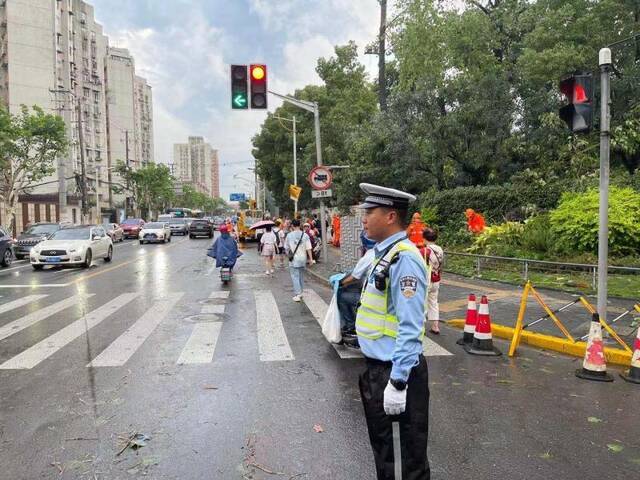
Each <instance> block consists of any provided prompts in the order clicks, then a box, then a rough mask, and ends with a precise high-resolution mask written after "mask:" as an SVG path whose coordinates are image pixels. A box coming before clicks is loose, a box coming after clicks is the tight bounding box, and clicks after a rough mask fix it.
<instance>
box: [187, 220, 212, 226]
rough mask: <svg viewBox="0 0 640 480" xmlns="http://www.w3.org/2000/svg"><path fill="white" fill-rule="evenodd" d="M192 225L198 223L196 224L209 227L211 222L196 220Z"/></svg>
mask: <svg viewBox="0 0 640 480" xmlns="http://www.w3.org/2000/svg"><path fill="white" fill-rule="evenodd" d="M191 223H196V224H202V225H207V224H208V223H209V222H208V221H207V220H194V221H193V222H191Z"/></svg>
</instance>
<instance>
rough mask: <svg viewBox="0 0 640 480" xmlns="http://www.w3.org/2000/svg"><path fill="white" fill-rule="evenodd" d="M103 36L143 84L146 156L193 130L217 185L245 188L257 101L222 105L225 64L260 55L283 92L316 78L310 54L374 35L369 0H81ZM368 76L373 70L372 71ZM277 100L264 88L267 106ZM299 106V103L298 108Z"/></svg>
mask: <svg viewBox="0 0 640 480" xmlns="http://www.w3.org/2000/svg"><path fill="white" fill-rule="evenodd" d="M89 1H90V2H91V3H93V5H94V6H95V10H96V18H97V20H98V22H100V23H101V24H102V25H103V27H104V30H105V33H106V34H107V35H108V36H109V37H110V44H111V45H113V46H117V47H124V48H128V49H129V50H130V51H131V53H132V54H133V55H134V57H135V61H136V70H137V72H138V74H139V75H142V76H144V77H146V78H147V80H148V81H149V83H150V84H151V86H152V88H153V108H154V131H155V158H156V161H157V162H164V163H168V162H171V161H172V158H171V157H172V152H173V148H172V145H173V144H174V143H178V142H186V140H187V136H189V135H202V136H204V137H205V138H206V139H207V141H209V143H210V144H211V145H212V146H213V147H214V148H217V149H218V151H219V157H220V164H221V166H220V173H221V175H220V176H221V181H220V184H221V185H220V186H221V193H222V195H223V197H224V198H225V200H228V199H229V193H231V192H251V191H253V186H252V185H251V184H249V183H248V182H246V181H242V180H238V179H233V175H234V174H236V173H240V174H241V176H242V177H244V178H252V176H253V174H252V173H251V172H249V171H248V170H247V168H248V167H252V166H253V157H252V156H251V137H252V136H253V135H254V134H255V133H256V132H257V131H258V129H259V126H260V124H261V123H262V122H263V121H264V118H265V116H266V114H265V113H264V111H250V110H249V111H231V107H230V94H229V90H230V80H229V65H230V64H232V63H240V64H249V63H265V64H267V65H268V68H269V88H270V89H271V90H274V91H276V92H279V93H292V92H293V91H294V90H295V89H297V88H302V87H304V86H305V85H307V84H310V83H316V84H317V83H320V79H319V78H318V76H317V74H316V73H315V65H316V61H317V59H318V57H321V56H330V55H331V54H332V53H333V46H334V45H337V44H344V43H346V42H347V41H348V40H355V41H356V42H357V44H358V47H359V51H360V53H361V54H362V61H363V63H364V64H365V66H366V67H367V69H368V70H369V71H370V72H375V69H376V66H377V57H375V56H370V55H368V56H365V55H364V54H363V50H364V46H365V44H367V43H369V42H371V41H372V40H374V39H375V37H376V35H377V29H378V22H379V15H380V14H379V6H378V2H377V0H89ZM371 78H375V75H372V77H371ZM277 106H279V102H276V101H275V99H274V98H273V97H272V96H271V97H270V98H269V110H270V111H273V110H274V109H275V108H276V107H277ZM301 114H302V113H301Z"/></svg>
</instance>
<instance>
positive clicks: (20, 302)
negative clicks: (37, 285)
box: [0, 295, 46, 314]
mask: <svg viewBox="0 0 640 480" xmlns="http://www.w3.org/2000/svg"><path fill="white" fill-rule="evenodd" d="M44 297H46V295H27V296H26V297H22V298H19V299H17V300H14V301H12V302H7V303H3V304H2V305H0V314H1V313H4V312H8V311H9V310H14V309H16V308H20V307H22V306H24V305H27V304H29V303H31V302H35V301H36V300H40V299H41V298H44Z"/></svg>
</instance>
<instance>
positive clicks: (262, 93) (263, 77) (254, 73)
mask: <svg viewBox="0 0 640 480" xmlns="http://www.w3.org/2000/svg"><path fill="white" fill-rule="evenodd" d="M249 79H250V82H251V108H259V109H265V108H267V66H266V65H262V64H252V65H250V66H249Z"/></svg>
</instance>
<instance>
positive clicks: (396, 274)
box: [356, 183, 430, 480]
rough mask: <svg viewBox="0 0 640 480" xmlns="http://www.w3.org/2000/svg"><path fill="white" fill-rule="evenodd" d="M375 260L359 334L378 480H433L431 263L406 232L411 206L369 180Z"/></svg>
mask: <svg viewBox="0 0 640 480" xmlns="http://www.w3.org/2000/svg"><path fill="white" fill-rule="evenodd" d="M360 188H361V189H362V190H363V191H364V192H365V194H367V197H366V199H365V201H364V203H363V204H362V205H360V208H363V209H364V210H365V212H364V218H363V225H364V229H365V231H366V234H367V236H368V237H369V238H371V239H372V240H375V241H376V242H377V243H376V246H375V247H374V249H375V260H374V262H373V268H371V270H370V271H369V275H368V278H367V281H366V282H365V285H364V287H363V290H362V295H361V298H360V305H359V307H358V314H357V317H356V332H357V334H358V341H359V343H360V348H361V350H362V353H363V354H364V356H365V359H366V365H367V369H366V370H365V371H364V372H363V373H362V375H360V395H361V397H362V403H363V405H364V411H365V416H366V419H367V427H368V429H369V439H370V441H371V446H372V448H373V455H374V458H375V462H376V471H377V475H378V480H400V479H402V480H427V479H429V478H430V470H429V462H428V459H427V436H428V434H427V430H428V425H429V418H428V417H429V375H428V371H427V364H426V362H425V359H424V356H423V355H422V348H423V347H422V339H423V337H424V318H425V317H424V305H425V299H426V295H427V287H428V275H427V266H426V264H425V262H424V259H423V257H422V255H420V252H419V251H418V249H417V248H416V246H415V245H414V244H413V243H412V242H411V241H410V240H409V239H408V238H407V234H406V231H405V228H406V219H407V210H408V207H409V203H410V202H413V201H415V197H414V196H413V195H410V194H408V193H405V192H401V191H399V190H394V189H391V188H385V187H381V186H378V185H372V184H368V183H361V184H360Z"/></svg>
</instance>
